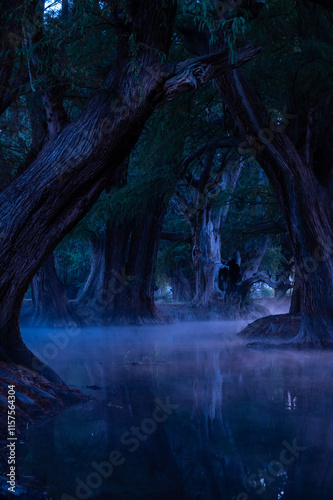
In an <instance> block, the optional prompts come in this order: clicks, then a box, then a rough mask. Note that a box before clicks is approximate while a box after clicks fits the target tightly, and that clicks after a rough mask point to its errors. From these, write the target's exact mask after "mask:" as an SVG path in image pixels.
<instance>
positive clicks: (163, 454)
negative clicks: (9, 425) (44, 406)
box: [20, 321, 333, 500]
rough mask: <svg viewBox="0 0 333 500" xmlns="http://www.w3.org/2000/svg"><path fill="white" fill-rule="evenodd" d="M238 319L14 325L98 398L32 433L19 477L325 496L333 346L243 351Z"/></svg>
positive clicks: (124, 488)
mask: <svg viewBox="0 0 333 500" xmlns="http://www.w3.org/2000/svg"><path fill="white" fill-rule="evenodd" d="M244 325H245V323H236V322H222V321H219V322H207V323H206V322H200V323H199V322H196V323H182V324H175V325H167V326H163V327H162V326H159V327H151V326H150V327H123V328H85V329H81V330H77V331H69V330H68V331H67V332H66V331H61V330H46V329H24V330H23V338H24V339H25V341H26V343H27V345H28V346H29V347H30V348H31V349H32V350H33V351H34V352H35V353H36V354H37V355H38V356H39V357H40V358H42V359H43V360H44V361H46V362H47V363H48V364H49V365H51V366H52V367H53V368H54V369H55V370H56V371H57V373H58V374H59V375H60V376H61V377H62V378H63V379H64V380H65V381H66V382H67V384H70V385H72V386H75V387H77V388H78V389H80V390H82V391H83V392H85V393H87V394H90V395H92V396H93V397H94V398H95V399H94V400H92V401H90V402H88V403H86V404H82V405H79V406H76V407H72V408H70V409H69V410H67V411H65V412H64V413H63V414H61V415H60V416H58V417H56V418H53V419H52V420H49V421H47V422H44V423H43V424H39V425H35V426H32V427H31V428H30V429H29V430H28V435H27V440H26V443H25V444H24V445H22V446H21V447H20V477H21V479H23V480H24V482H26V483H29V482H31V484H36V485H39V486H40V487H43V488H45V491H47V492H48V493H49V495H52V496H53V497H54V498H56V499H63V500H65V499H73V498H76V499H87V498H98V499H103V500H104V499H106V500H108V499H110V500H111V499H112V500H118V499H119V500H127V499H128V500H132V499H133V500H134V499H142V500H164V499H165V500H167V499H185V500H186V499H189V500H192V499H193V500H197V499H198V500H204V499H207V500H208V499H209V500H210V499H223V500H236V499H237V500H250V499H251V500H252V499H253V500H255V499H263V500H268V499H269V500H278V499H288V500H295V499H300V500H307V499H309V500H326V499H327V500H332V499H333V397H332V396H333V353H332V352H325V353H300V352H295V351H290V352H287V351H285V352H281V351H279V350H277V351H273V350H272V351H267V350H265V351H263V352H261V351H257V350H255V351H254V350H250V349H248V348H247V347H246V341H245V340H243V339H240V338H239V337H237V336H236V332H237V331H239V330H240V329H241V328H242V327H243V326H244ZM87 386H90V387H93V388H88V387H87Z"/></svg>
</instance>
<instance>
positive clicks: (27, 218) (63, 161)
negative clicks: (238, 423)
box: [0, 0, 258, 376]
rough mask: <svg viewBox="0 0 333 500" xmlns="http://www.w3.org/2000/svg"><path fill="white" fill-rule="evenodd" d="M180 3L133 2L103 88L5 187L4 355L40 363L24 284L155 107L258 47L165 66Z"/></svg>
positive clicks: (0, 224) (0, 307) (0, 298)
mask: <svg viewBox="0 0 333 500" xmlns="http://www.w3.org/2000/svg"><path fill="white" fill-rule="evenodd" d="M175 11H176V2H174V1H170V2H165V1H162V0H158V1H156V0H154V1H153V0H144V1H143V2H141V4H140V8H138V9H133V11H132V18H131V26H126V27H125V29H123V31H122V32H120V35H119V43H118V59H117V62H116V66H115V68H113V70H112V71H111V72H110V74H109V76H108V77H107V79H106V82H105V85H104V88H103V90H101V91H99V92H98V93H97V94H96V95H95V96H94V97H93V98H92V99H91V101H90V102H89V104H88V105H87V107H86V108H85V110H84V112H83V113H82V115H81V116H80V117H79V118H78V119H77V120H76V121H74V122H73V123H70V124H69V125H68V126H67V127H65V128H64V130H62V131H61V132H60V133H59V135H58V136H57V137H56V138H55V139H54V140H53V141H52V142H50V143H49V144H46V145H45V146H44V148H43V150H42V151H41V152H40V153H39V155H38V156H37V158H36V160H35V161H34V162H33V163H32V164H31V165H30V166H29V167H28V168H27V169H26V170H25V171H24V172H23V173H22V174H21V175H20V176H19V177H18V178H17V179H16V180H15V181H14V182H13V183H12V184H11V185H10V186H8V188H7V189H6V190H4V191H3V192H2V193H1V196H0V207H1V209H0V233H1V234H2V235H3V236H6V238H3V239H2V243H3V244H2V246H1V249H0V263H1V264H0V348H1V354H2V357H3V358H5V359H8V356H9V357H10V358H11V359H12V360H13V361H15V362H17V363H22V364H25V365H27V366H28V367H29V366H31V364H32V363H34V364H36V362H35V359H36V358H35V357H34V356H33V354H32V353H31V352H30V351H29V350H28V349H27V348H26V346H25V345H24V343H23V341H22V338H21V334H20V330H19V313H20V308H21V304H22V301H23V298H24V295H25V293H26V290H27V288H28V286H29V284H30V282H31V281H32V279H33V277H34V275H35V274H36V273H37V271H38V269H39V267H40V266H41V265H42V264H43V263H44V262H45V261H46V259H47V257H48V256H49V255H50V254H51V253H52V251H53V250H54V249H55V247H56V245H57V244H58V243H59V241H61V239H62V238H63V237H64V236H65V235H66V234H67V233H68V232H69V231H70V230H71V229H72V228H73V227H74V226H75V225H76V224H77V223H78V222H79V220H80V219H81V218H82V217H83V216H84V215H85V214H86V213H87V212H88V210H89V209H90V208H91V207H92V205H93V204H94V202H95V201H96V200H97V198H98V196H99V195H100V193H101V192H102V190H103V189H104V188H105V185H107V184H108V183H109V182H110V180H111V179H112V178H113V176H114V172H115V170H116V168H117V167H118V166H119V165H120V164H121V163H122V162H123V161H124V160H125V158H126V157H127V156H128V155H129V152H130V151H131V149H132V148H133V147H134V145H135V144H136V142H137V140H138V137H139V135H140V133H141V131H142V129H143V127H144V125H145V123H146V121H147V120H148V118H149V117H150V116H151V114H152V112H153V111H154V109H156V107H157V106H159V105H162V104H163V103H164V102H166V101H169V100H171V99H174V98H175V97H177V96H179V95H181V94H183V93H184V92H186V91H188V90H190V89H193V88H197V87H198V86H201V85H203V84H204V83H206V82H207V81H209V80H211V79H212V78H214V77H215V76H216V75H217V74H219V73H221V72H223V71H227V70H229V69H230V68H231V67H236V66H239V65H240V64H243V63H244V62H245V61H247V60H249V59H251V58H253V57H254V56H255V55H256V54H257V53H258V51H257V50H253V49H251V48H249V47H245V46H244V47H242V48H241V51H240V53H239V57H238V59H237V62H236V63H235V64H234V65H232V64H230V62H229V54H228V51H226V50H224V51H222V52H219V53H217V54H213V55H209V56H207V57H204V58H196V59H192V60H190V61H188V62H184V63H181V64H174V63H173V64H168V63H166V64H165V65H163V66H161V65H160V54H161V53H163V54H166V53H167V52H168V48H169V44H170V39H171V36H172V33H173V23H174V17H175ZM147 26H148V27H149V29H147ZM131 30H134V31H135V39H136V42H137V45H138V52H137V54H136V56H137V59H138V60H137V62H138V66H139V67H140V68H141V70H140V73H139V75H134V74H133V69H132V66H131V65H130V57H131V56H130V55H129V51H128V37H129V33H128V32H129V31H131ZM208 67H209V69H210V71H207V69H208ZM194 73H195V76H194ZM111 96H112V97H113V99H111ZM6 353H7V354H6ZM46 372H47V370H46V369H45V370H44V372H43V373H46ZM49 374H50V376H51V373H49Z"/></svg>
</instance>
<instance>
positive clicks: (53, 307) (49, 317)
mask: <svg viewBox="0 0 333 500" xmlns="http://www.w3.org/2000/svg"><path fill="white" fill-rule="evenodd" d="M31 287H32V308H33V309H32V314H31V317H30V318H27V319H26V322H27V324H28V325H29V326H48V327H64V326H74V327H75V326H77V325H78V323H79V319H78V317H77V315H76V314H75V311H74V310H73V308H72V307H71V305H70V304H69V303H68V299H67V295H66V290H65V287H64V285H63V283H62V282H61V281H60V279H59V277H58V275H57V271H56V268H55V264H54V257H53V254H51V255H50V257H49V258H48V259H47V261H46V262H45V263H44V264H43V265H42V267H41V268H40V269H39V270H38V272H37V274H36V275H35V276H34V279H33V280H32V284H31Z"/></svg>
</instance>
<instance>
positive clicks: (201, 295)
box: [193, 159, 242, 307]
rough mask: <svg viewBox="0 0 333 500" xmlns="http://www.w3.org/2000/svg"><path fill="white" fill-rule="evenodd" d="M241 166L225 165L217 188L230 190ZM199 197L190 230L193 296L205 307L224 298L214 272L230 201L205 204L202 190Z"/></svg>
mask: <svg viewBox="0 0 333 500" xmlns="http://www.w3.org/2000/svg"><path fill="white" fill-rule="evenodd" d="M241 168H242V162H241V159H240V160H239V162H238V163H237V164H236V163H235V164H231V165H229V166H227V167H226V168H225V170H224V171H223V173H222V179H221V182H220V184H219V186H218V187H219V189H220V191H223V190H225V189H228V190H229V191H230V192H232V191H233V190H234V188H235V186H236V184H237V180H238V177H239V174H240V172H241ZM207 182H208V179H207ZM199 191H200V190H199ZM198 198H199V200H200V201H201V206H200V205H199V206H198V209H197V212H196V221H195V227H194V229H193V264H194V272H195V297H194V300H193V302H194V304H195V305H197V306H198V307H208V306H209V305H212V304H215V305H216V304H220V303H221V301H222V300H224V298H225V297H224V294H223V293H222V291H221V290H220V289H219V288H218V283H217V272H218V270H219V268H220V267H221V264H222V259H221V237H222V231H223V226H224V223H225V221H226V218H227V215H228V211H229V204H228V203H227V204H225V205H223V206H222V207H216V206H214V201H213V202H210V203H208V202H207V201H206V200H203V199H202V192H201V193H200V192H199V195H198Z"/></svg>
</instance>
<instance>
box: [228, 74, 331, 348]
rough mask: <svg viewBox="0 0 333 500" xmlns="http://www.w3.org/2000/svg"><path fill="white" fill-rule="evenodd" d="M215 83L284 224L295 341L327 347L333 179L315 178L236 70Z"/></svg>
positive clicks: (309, 167) (329, 311)
mask: <svg viewBox="0 0 333 500" xmlns="http://www.w3.org/2000/svg"><path fill="white" fill-rule="evenodd" d="M218 87H219V89H220V91H221V95H222V97H223V99H224V101H225V103H226V104H227V105H228V108H229V109H230V112H231V113H232V115H233V117H234V119H235V121H236V122H237V123H238V125H239V127H240V129H241V131H242V133H243V134H244V137H245V138H246V140H247V141H248V144H255V145H256V149H252V153H253V154H254V155H255V157H256V159H257V160H258V162H259V163H260V164H261V166H262V168H263V169H264V171H265V173H266V175H267V176H268V178H269V179H270V181H271V183H272V185H273V187H274V189H275V193H276V197H277V199H278V201H279V203H280V207H281V211H282V213H283V215H284V218H285V220H286V223H287V227H288V232H289V236H290V240H291V244H292V249H293V254H294V259H295V265H296V272H297V274H298V275H299V278H300V294H301V299H300V300H301V329H300V332H299V334H298V335H297V337H296V338H295V339H294V341H293V343H295V344H297V345H299V344H306V345H307V346H309V347H314V346H328V345H330V344H332V341H333V264H332V259H331V255H332V241H333V224H332V222H333V217H332V215H333V214H332V202H331V195H330V184H331V182H330V181H327V182H326V183H324V182H323V181H319V180H318V179H317V177H316V175H315V173H314V171H313V169H312V168H311V166H310V165H309V164H308V163H307V162H306V161H305V160H303V159H302V157H301V156H300V154H299V153H298V152H297V150H296V149H295V147H294V145H293V144H292V142H291V141H290V139H289V138H288V137H287V135H286V134H285V133H284V132H283V130H282V128H281V126H279V125H278V124H276V123H274V122H273V121H271V122H270V123H267V121H266V122H265V116H266V117H267V113H265V109H263V107H262V106H261V104H260V101H259V99H258V97H257V96H256V95H255V93H254V92H253V90H252V89H251V87H250V85H249V83H248V82H247V81H246V79H245V77H244V76H243V75H242V74H241V73H240V72H239V71H233V72H230V73H229V74H228V75H225V76H223V77H221V78H219V79H218ZM283 119H284V121H286V119H287V117H286V116H284V118H283ZM265 125H266V127H265ZM259 141H260V142H261V144H258V142H259ZM330 178H331V173H330V175H329V179H330Z"/></svg>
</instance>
